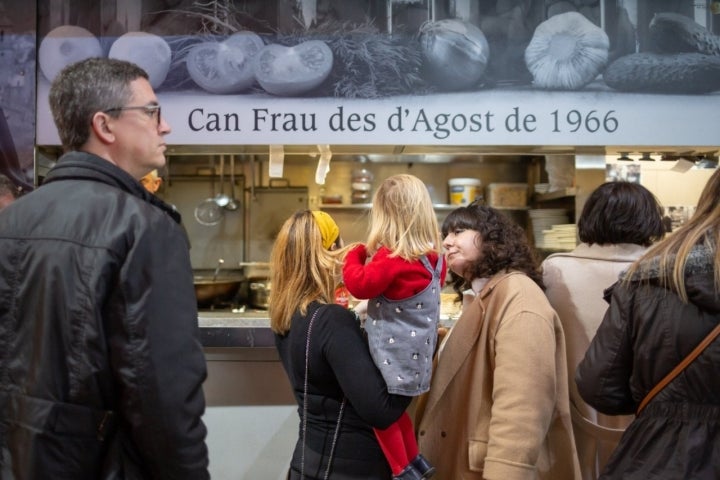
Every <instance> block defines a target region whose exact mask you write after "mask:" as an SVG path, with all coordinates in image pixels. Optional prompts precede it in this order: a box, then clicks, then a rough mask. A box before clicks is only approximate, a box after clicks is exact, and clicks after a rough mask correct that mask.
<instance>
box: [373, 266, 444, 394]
mask: <svg viewBox="0 0 720 480" xmlns="http://www.w3.org/2000/svg"><path fill="white" fill-rule="evenodd" d="M420 261H421V262H422V264H423V265H424V266H425V268H427V270H428V271H429V272H430V273H431V274H432V280H431V281H430V283H429V284H428V285H427V287H425V289H424V290H422V291H421V292H419V293H417V294H415V295H413V296H412V297H408V298H405V299H402V300H390V299H388V298H386V297H385V296H382V295H381V296H379V297H375V298H372V299H370V301H369V302H368V316H367V320H366V321H365V330H366V331H367V335H368V343H369V345H370V354H371V355H372V358H373V360H374V361H375V364H376V365H377V367H378V368H379V369H380V372H381V373H382V376H383V378H384V379H385V382H386V383H387V387H388V391H389V392H390V393H393V394H397V395H405V396H411V397H414V396H417V395H420V394H421V393H424V392H427V391H428V390H429V389H430V376H431V374H432V357H433V352H434V351H435V344H436V342H437V327H438V321H439V318H440V288H441V286H440V275H441V272H442V265H443V262H442V258H438V261H437V264H436V266H435V268H434V269H433V267H432V266H431V265H430V262H429V261H428V259H427V257H426V256H422V257H421V258H420Z"/></svg>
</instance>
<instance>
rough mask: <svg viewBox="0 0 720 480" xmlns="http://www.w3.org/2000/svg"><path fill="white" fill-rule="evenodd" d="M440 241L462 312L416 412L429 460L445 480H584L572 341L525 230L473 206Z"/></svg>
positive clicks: (449, 223)
mask: <svg viewBox="0 0 720 480" xmlns="http://www.w3.org/2000/svg"><path fill="white" fill-rule="evenodd" d="M442 235H443V248H444V250H445V258H446V260H447V264H448V266H449V268H450V274H451V283H452V285H453V287H454V289H455V291H456V292H457V293H458V294H461V295H462V297H463V310H462V315H461V316H460V318H459V319H458V321H457V322H456V323H455V325H454V326H453V327H452V329H451V330H450V331H449V333H447V335H445V338H444V339H443V341H442V343H441V344H440V347H439V349H438V352H437V358H436V361H437V366H436V369H435V371H434V374H433V378H432V382H431V385H430V391H429V392H428V393H427V394H426V396H424V397H422V398H421V400H420V402H418V405H417V417H416V425H417V428H418V443H419V446H420V449H421V451H423V452H424V454H425V456H426V457H427V458H428V460H429V461H430V462H431V463H432V464H433V465H435V467H436V469H437V474H438V477H440V478H463V479H466V480H470V479H478V480H480V479H487V480H493V479H502V480H506V479H520V478H528V479H529V478H533V479H539V480H544V479H564V480H574V479H579V478H580V470H579V465H578V461H577V454H576V451H575V443H574V439H573V432H572V425H571V420H570V405H569V397H568V379H567V363H566V361H565V337H564V335H563V331H562V326H561V324H560V319H559V318H558V316H557V314H556V313H555V311H554V310H553V309H552V307H551V306H550V304H549V303H548V300H547V298H546V297H545V294H544V292H543V288H542V274H541V271H540V269H539V263H538V260H537V258H536V256H535V253H534V250H533V249H532V247H531V246H530V245H529V244H528V239H527V236H526V234H525V232H524V230H523V229H522V228H520V226H518V225H517V224H516V223H515V222H514V221H513V220H512V219H510V218H509V217H508V216H506V215H504V214H503V213H502V212H500V211H498V210H496V209H494V208H492V207H488V206H484V205H478V204H474V203H473V204H470V205H468V206H467V207H460V208H458V209H456V210H453V211H452V212H450V214H449V215H448V216H447V217H446V219H445V221H444V223H443V226H442Z"/></svg>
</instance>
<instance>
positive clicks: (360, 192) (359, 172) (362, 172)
mask: <svg viewBox="0 0 720 480" xmlns="http://www.w3.org/2000/svg"><path fill="white" fill-rule="evenodd" d="M374 179H375V177H374V176H373V174H372V172H371V171H370V170H368V169H367V168H358V169H356V170H353V172H352V177H351V184H350V187H351V189H352V194H351V197H350V198H351V200H352V203H370V202H371V201H372V182H373V180H374Z"/></svg>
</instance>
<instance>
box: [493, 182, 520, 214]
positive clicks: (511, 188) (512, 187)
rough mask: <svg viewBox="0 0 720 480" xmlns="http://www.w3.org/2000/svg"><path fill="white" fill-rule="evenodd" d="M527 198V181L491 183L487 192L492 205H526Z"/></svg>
mask: <svg viewBox="0 0 720 480" xmlns="http://www.w3.org/2000/svg"><path fill="white" fill-rule="evenodd" d="M527 199H528V184H527V183H491V184H489V185H488V186H487V191H486V194H485V201H486V202H487V204H488V205H490V206H491V207H506V208H507V207H516V208H517V207H526V206H527Z"/></svg>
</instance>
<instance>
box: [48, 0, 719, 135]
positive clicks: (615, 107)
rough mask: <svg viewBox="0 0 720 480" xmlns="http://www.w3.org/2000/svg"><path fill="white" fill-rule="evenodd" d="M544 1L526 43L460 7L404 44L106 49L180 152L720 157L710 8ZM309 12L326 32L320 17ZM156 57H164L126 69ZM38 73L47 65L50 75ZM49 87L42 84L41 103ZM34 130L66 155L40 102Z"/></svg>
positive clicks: (167, 42)
mask: <svg viewBox="0 0 720 480" xmlns="http://www.w3.org/2000/svg"><path fill="white" fill-rule="evenodd" d="M312 3H313V5H314V2H312ZM340 3H342V2H340ZM401 3H402V2H401ZM545 3H546V2H543V1H539V2H529V4H530V5H531V6H530V7H528V10H527V18H525V22H524V24H526V27H525V28H526V31H525V32H520V31H516V32H515V34H516V37H517V38H515V37H504V36H502V35H500V34H498V32H496V31H494V30H493V28H492V25H494V24H493V23H492V22H490V20H492V19H493V18H494V19H495V20H496V21H497V22H500V21H501V20H502V19H503V18H504V17H503V16H502V15H500V14H499V13H497V12H495V14H496V16H495V17H493V15H492V13H493V12H480V11H478V9H479V8H481V7H477V6H473V5H474V3H472V2H455V4H456V7H455V8H456V9H457V11H456V12H454V13H455V16H454V17H453V16H450V17H448V18H446V19H443V20H438V21H433V22H430V23H419V22H418V24H417V25H416V26H414V27H413V26H412V23H410V26H409V27H408V26H407V25H405V28H406V30H405V32H404V34H405V35H404V37H403V36H402V35H398V34H396V35H395V36H394V37H389V36H388V35H386V33H385V32H383V31H382V29H383V28H385V29H386V30H390V29H392V28H393V24H392V22H390V23H388V25H387V26H382V25H375V26H374V28H375V31H374V33H368V29H367V28H366V29H364V30H362V31H361V32H359V31H355V30H352V31H351V30H348V31H336V32H334V34H331V35H329V34H328V33H327V31H324V32H323V33H322V34H319V33H314V32H313V31H312V26H311V28H310V30H307V31H306V32H305V33H304V34H294V36H283V37H279V36H277V35H274V34H269V33H267V32H260V31H258V32H243V33H235V34H232V35H216V36H214V37H212V38H209V37H207V36H206V37H202V38H200V37H197V36H196V37H193V36H192V35H188V36H183V37H160V36H158V35H144V36H143V35H137V36H135V37H131V38H129V39H128V38H127V36H125V37H120V38H118V39H108V38H105V42H104V43H106V44H112V47H111V48H110V53H111V54H112V52H113V51H115V52H127V54H126V55H127V56H128V57H129V58H128V59H130V60H132V61H135V62H136V63H138V64H140V65H141V66H144V67H145V68H146V70H148V72H149V73H150V76H151V81H152V82H153V84H154V85H155V90H156V92H157V94H158V97H159V99H160V102H161V105H162V107H163V110H162V112H163V116H164V117H165V119H166V121H167V122H168V123H169V124H170V125H171V127H172V133H170V134H169V135H168V136H167V137H166V138H167V142H168V144H171V145H233V144H242V145H265V144H332V145H342V144H347V145H363V144H368V145H396V144H416V145H478V146H482V145H495V146H503V145H512V146H517V145H529V146H530V145H545V146H618V145H635V146H643V145H649V146H661V145H667V146H682V145H688V146H696V147H697V146H709V147H712V146H713V145H717V133H716V131H715V127H714V126H716V125H718V124H720V108H718V105H719V104H720V52H715V51H712V49H710V50H708V51H705V50H703V48H705V47H703V45H701V42H698V44H697V45H688V44H687V43H683V42H684V41H685V40H683V39H686V38H687V35H688V34H692V35H694V37H693V38H700V37H698V35H699V36H702V35H707V36H708V38H709V37H710V36H713V35H714V34H713V28H718V25H717V24H718V23H720V20H718V17H717V15H715V14H714V13H713V9H712V8H714V7H715V3H714V2H711V3H708V4H707V5H705V4H700V3H698V4H697V5H695V4H689V3H688V5H686V6H684V7H682V8H684V10H683V11H677V12H667V11H661V12H657V11H655V10H654V8H656V6H657V4H654V3H653V2H650V1H648V2H637V3H638V4H640V3H642V4H643V8H639V7H640V5H636V7H637V8H635V9H632V11H631V10H626V8H625V7H623V6H617V5H615V6H608V4H607V3H608V2H600V1H598V2H594V3H593V2H590V3H591V4H592V5H590V6H588V7H586V8H585V7H583V9H581V10H578V11H561V9H557V8H553V7H548V8H545V6H544V5H545ZM560 3H563V4H566V3H568V2H560ZM586 3H587V2H586ZM601 3H605V5H604V8H603V5H601ZM283 4H290V5H292V4H293V2H284V3H283ZM535 4H537V5H535ZM308 5H309V4H308ZM308 5H306V2H297V5H296V6H295V7H294V8H296V9H298V8H300V7H302V9H300V10H298V11H297V12H295V11H289V12H288V16H290V14H299V13H300V14H302V15H308V14H309V13H308V12H309V11H308V10H307V8H306V7H307V6H308ZM533 5H534V6H533ZM278 8H280V7H278ZM285 8H293V7H292V6H291V7H287V5H286V7H285ZM393 8H396V9H402V8H411V7H410V6H404V7H403V6H400V5H397V6H395V7H393ZM415 8H418V7H417V6H415ZM482 8H485V7H482ZM338 11H340V12H342V11H343V10H342V9H338ZM638 12H641V13H638ZM311 13H312V19H311V20H312V22H322V18H321V17H322V12H321V11H320V10H313V12H311ZM400 13H402V12H400ZM405 13H407V12H405ZM451 13H453V12H451ZM408 15H409V14H408ZM408 18H413V17H408ZM138 20H139V23H142V18H139V19H138ZM268 21H269V20H268ZM405 21H409V20H407V18H406V19H405ZM312 22H306V23H308V25H311V24H313V23H312ZM661 22H664V23H662V25H660V23H661ZM278 23H282V22H280V21H278ZM713 23H715V27H713ZM601 24H602V25H603V28H600V26H599V25H601ZM528 25H529V26H528ZM638 25H643V28H638ZM60 27H62V26H58V27H56V28H60ZM381 27H382V28H381ZM660 27H662V35H655V36H654V34H653V32H654V30H653V29H660ZM188 29H189V30H190V29H191V27H190V24H188ZM67 30H68V29H67V28H66V29H65V31H67ZM156 30H157V29H156ZM483 31H484V32H485V33H484V32H483ZM658 31H660V30H658ZM639 32H642V35H644V37H638V33H639ZM673 32H675V34H673ZM393 33H396V32H393ZM610 34H612V35H613V36H612V37H610V36H609V35H610ZM88 35H90V34H88ZM523 35H524V36H523ZM673 35H675V36H673ZM48 37H52V34H51V35H48ZM395 38H401V39H403V40H402V41H396V40H395ZM518 38H520V40H518ZM636 38H637V41H635V40H634V39H636ZM715 38H716V37H715ZM121 39H122V40H123V41H124V42H125V43H124V44H122V46H123V48H121V47H117V48H116V46H117V45H120V42H121ZM56 40H57V39H56ZM66 40H67V39H66ZM83 41H85V42H88V41H89V40H88V38H87V35H86V36H85V38H83ZM128 42H130V43H128ZM132 42H147V45H146V46H147V48H141V47H142V45H140V44H137V45H135V44H132ZM353 42H355V43H353ZM563 42H565V43H563ZM45 43H46V47H45V49H43V45H42V44H41V47H40V52H41V54H42V52H43V51H48V49H49V48H48V47H47V45H48V42H45ZM126 44H127V45H126ZM138 45H140V47H138ZM178 45H182V48H180V47H178ZM429 45H430V46H429ZM431 45H445V46H446V47H447V46H450V47H452V48H445V49H443V50H442V51H436V50H433V47H432V46H431ZM150 47H157V48H150ZM160 47H162V48H160ZM360 47H362V48H360ZM363 49H365V50H363ZM151 50H152V51H160V52H165V53H164V56H163V57H160V58H152V59H148V58H145V57H143V56H138V57H133V56H132V55H133V52H147V51H151ZM360 50H363V53H359V51H360ZM650 50H652V52H650ZM458 52H460V53H458ZM658 52H660V53H658ZM678 52H680V53H678ZM117 55H119V56H120V57H121V58H122V55H121V54H117ZM117 55H116V56H117ZM171 57H172V60H171ZM52 59H53V60H55V61H56V60H57V57H56V56H53V57H52ZM249 59H251V60H252V61H250V60H249ZM392 62H395V63H394V64H393V63H392ZM43 63H44V62H43V58H42V55H40V58H39V64H40V68H41V71H43V72H44V71H45V70H46V69H44V68H43ZM48 88H49V82H48V80H47V78H44V77H43V76H40V81H39V87H38V90H39V91H38V98H39V99H46V98H47V92H48ZM37 124H38V132H37V141H38V143H39V144H46V145H52V144H57V143H58V136H57V132H56V131H55V128H54V126H53V124H52V121H51V116H50V114H49V111H48V107H47V102H46V101H39V102H38V123H37Z"/></svg>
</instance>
